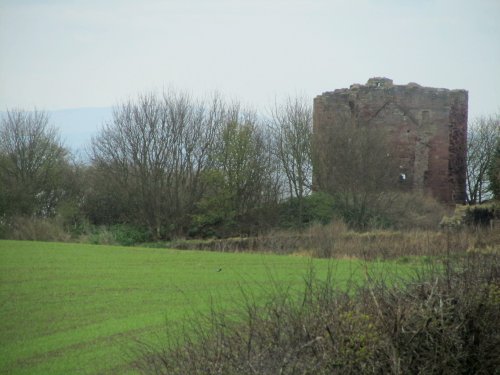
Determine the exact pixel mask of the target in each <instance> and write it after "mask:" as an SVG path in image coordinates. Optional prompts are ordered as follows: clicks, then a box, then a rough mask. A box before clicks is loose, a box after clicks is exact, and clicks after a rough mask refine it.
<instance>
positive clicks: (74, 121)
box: [48, 107, 113, 152]
mask: <svg viewBox="0 0 500 375" xmlns="http://www.w3.org/2000/svg"><path fill="white" fill-rule="evenodd" d="M48 113H49V115H50V123H51V124H53V125H54V126H56V127H57V128H59V129H60V131H61V133H60V134H61V138H62V140H63V142H64V144H65V145H66V146H67V147H69V148H70V149H71V150H73V151H76V152H82V151H83V149H84V148H85V147H86V146H87V145H88V144H89V142H90V139H91V137H92V136H94V135H96V134H97V132H98V130H99V129H100V128H101V127H102V125H103V124H104V123H105V122H106V121H109V120H111V118H112V113H113V110H112V108H111V107H105V108H71V109H62V110H57V111H48Z"/></svg>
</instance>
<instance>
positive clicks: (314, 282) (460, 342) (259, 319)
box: [136, 249, 500, 375]
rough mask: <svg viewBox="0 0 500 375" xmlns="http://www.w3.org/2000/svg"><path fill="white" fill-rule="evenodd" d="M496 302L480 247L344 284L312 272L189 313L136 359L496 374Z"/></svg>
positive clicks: (209, 367) (161, 370)
mask: <svg viewBox="0 0 500 375" xmlns="http://www.w3.org/2000/svg"><path fill="white" fill-rule="evenodd" d="M332 272H334V271H332ZM331 275H333V273H332V274H330V276H331ZM394 285H397V287H395V286H394ZM267 288H268V289H267V290H269V286H268V287H267ZM256 301H258V302H256ZM499 306H500V263H499V259H498V253H496V254H495V253H488V252H484V249H483V250H479V251H478V250H475V251H471V252H469V253H468V254H467V255H465V256H459V257H456V256H455V257H445V258H442V262H435V261H434V262H432V263H429V265H428V267H427V268H419V272H418V273H416V274H415V275H413V276H411V277H408V278H406V279H396V278H394V276H391V275H390V274H387V273H385V275H384V276H382V275H380V274H367V275H366V283H363V284H361V285H360V284H355V283H347V287H346V285H342V286H336V285H335V283H333V282H332V278H331V277H327V278H326V280H325V279H322V280H318V279H316V278H315V276H314V273H313V272H311V273H310V274H309V276H308V277H306V278H305V283H304V285H303V288H302V289H301V290H290V289H289V288H286V287H283V286H280V285H276V286H275V288H274V289H273V290H272V291H270V292H269V291H268V292H267V295H266V297H265V298H258V299H253V298H252V296H249V295H245V303H244V304H243V307H242V308H241V309H236V310H233V311H227V310H218V309H216V308H214V309H213V311H212V312H211V313H210V314H207V315H205V316H194V317H193V319H192V320H191V321H190V324H187V325H186V326H185V328H184V331H182V332H183V334H182V335H180V336H179V335H178V334H176V335H169V336H168V337H170V338H171V340H170V341H167V342H166V343H165V344H164V346H163V348H162V349H160V348H158V347H157V346H154V347H150V346H147V345H144V346H142V357H141V360H139V361H136V364H137V368H138V369H139V370H140V371H141V373H143V374H157V375H158V374H249V375H250V374H288V375H292V374H495V373H497V372H498V368H500V349H499V348H500V324H499V318H500V309H499ZM170 328H171V329H178V327H177V328H175V327H170ZM176 332H177V331H176ZM175 337H180V338H179V339H177V340H176V339H175Z"/></svg>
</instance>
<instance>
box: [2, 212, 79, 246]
mask: <svg viewBox="0 0 500 375" xmlns="http://www.w3.org/2000/svg"><path fill="white" fill-rule="evenodd" d="M3 227H4V229H3V232H4V236H5V238H8V239H12V240H31V241H61V242H64V241H69V240H70V239H71V236H70V235H69V234H68V233H67V232H66V231H65V229H64V227H63V225H62V224H61V223H60V222H58V221H57V220H56V219H55V218H50V219H41V218H31V217H25V216H16V217H13V218H11V219H10V220H8V221H5V223H4V224H3Z"/></svg>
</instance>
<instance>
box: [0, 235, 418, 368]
mask: <svg viewBox="0 0 500 375" xmlns="http://www.w3.org/2000/svg"><path fill="white" fill-rule="evenodd" d="M311 262H312V263H313V265H314V269H315V270H316V272H317V274H318V277H321V275H325V274H326V272H327V270H328V268H333V270H334V274H335V278H336V280H338V282H342V281H345V280H351V281H352V280H359V281H362V280H363V278H364V270H365V268H366V265H365V264H364V263H363V262H361V261H358V260H349V259H345V260H334V261H332V260H330V261H328V260H319V259H316V260H313V261H312V260H310V258H307V257H300V256H279V255H264V254H242V253H217V252H200V251H186V250H183V251H179V250H170V249H149V248H148V249H146V248H133V247H118V246H102V245H86V244H64V243H48V242H28V241H0V304H1V308H0V332H1V335H0V373H2V374H103V373H110V374H112V373H120V374H122V373H132V370H131V368H130V367H129V364H130V363H131V362H132V361H133V356H134V354H133V353H134V348H135V347H136V346H137V345H138V344H137V342H138V341H139V342H149V343H154V342H155V340H161V339H162V334H163V335H164V334H165V332H166V330H165V329H164V328H165V324H166V321H168V322H170V323H171V324H172V323H173V326H174V327H175V326H180V325H181V323H182V322H185V321H186V320H188V319H189V317H190V316H191V317H192V316H193V314H196V313H204V312H209V311H210V308H211V306H213V304H214V303H215V304H216V305H217V306H219V307H220V306H222V307H224V308H230V306H232V305H233V306H234V305H236V304H238V302H241V300H242V290H245V291H246V292H250V293H254V294H255V295H258V294H259V293H264V292H265V291H266V290H268V289H269V288H270V287H271V286H272V285H273V283H274V284H276V285H280V284H284V285H287V286H293V285H295V286H297V287H300V286H303V278H304V276H305V274H306V273H307V271H308V269H310V266H311ZM369 267H370V268H371V269H380V270H384V271H386V270H391V271H398V272H402V273H403V274H404V273H407V272H408V269H409V267H410V266H409V265H402V264H398V263H394V262H389V263H382V262H378V263H371V264H370V265H369ZM170 332H171V331H170Z"/></svg>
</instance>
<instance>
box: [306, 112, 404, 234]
mask: <svg viewBox="0 0 500 375" xmlns="http://www.w3.org/2000/svg"><path fill="white" fill-rule="evenodd" d="M332 126H333V127H334V129H335V132H334V133H333V132H331V133H330V134H329V135H328V136H326V137H325V136H323V137H321V138H320V137H319V136H318V135H317V134H315V135H314V144H315V152H314V162H315V172H314V183H315V188H317V189H318V190H320V191H324V192H327V193H330V194H331V195H333V196H334V197H335V198H336V201H337V204H338V205H339V208H341V209H342V210H343V213H342V214H343V216H344V219H346V220H347V221H348V222H349V223H350V224H351V225H353V226H356V227H363V226H366V225H367V224H368V222H367V220H369V218H370V215H371V214H373V213H374V212H378V213H382V212H383V210H384V209H385V208H387V206H388V205H390V203H391V202H390V195H388V194H387V193H388V192H390V191H393V190H395V189H396V188H397V186H398V166H397V159H396V158H394V157H392V156H391V148H390V146H389V143H388V136H387V134H386V133H385V132H384V130H383V129H379V128H376V127H370V126H363V125H359V124H357V123H355V121H353V119H352V118H351V117H350V116H349V115H346V116H342V115H341V114H338V116H337V119H336V122H335V123H334V124H332Z"/></svg>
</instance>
